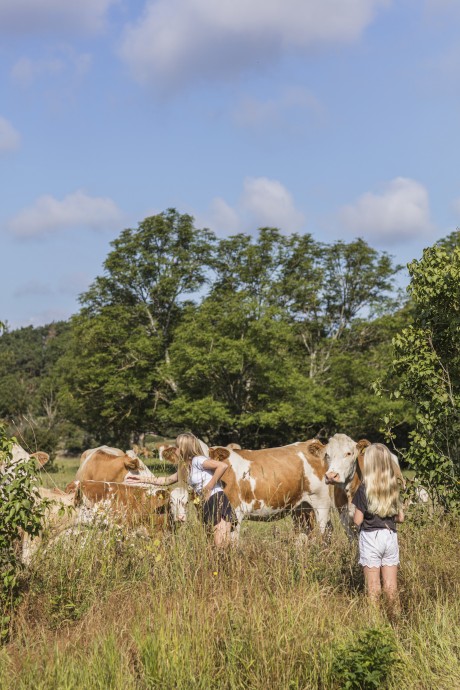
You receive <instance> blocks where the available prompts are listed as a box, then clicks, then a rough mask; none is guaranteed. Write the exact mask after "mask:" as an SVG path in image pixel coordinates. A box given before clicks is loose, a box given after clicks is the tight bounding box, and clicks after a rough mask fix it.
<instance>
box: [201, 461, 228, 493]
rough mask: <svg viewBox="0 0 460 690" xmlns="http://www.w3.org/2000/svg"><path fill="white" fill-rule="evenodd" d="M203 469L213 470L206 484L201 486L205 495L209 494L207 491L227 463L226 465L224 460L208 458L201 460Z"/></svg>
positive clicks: (221, 473)
mask: <svg viewBox="0 0 460 690" xmlns="http://www.w3.org/2000/svg"><path fill="white" fill-rule="evenodd" d="M203 469H205V470H214V474H213V475H212V477H211V479H210V480H209V482H208V483H207V484H206V486H205V487H203V494H204V495H206V494H209V492H210V491H211V490H212V489H213V488H214V487H215V485H216V484H217V482H218V481H219V479H220V478H221V477H222V475H223V474H224V473H225V472H226V471H227V469H228V465H226V464H225V462H221V461H220V460H211V458H209V459H208V460H205V461H204V462H203Z"/></svg>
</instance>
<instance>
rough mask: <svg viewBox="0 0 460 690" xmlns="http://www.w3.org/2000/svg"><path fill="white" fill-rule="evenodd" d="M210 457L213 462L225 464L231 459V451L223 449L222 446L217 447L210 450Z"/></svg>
mask: <svg viewBox="0 0 460 690" xmlns="http://www.w3.org/2000/svg"><path fill="white" fill-rule="evenodd" d="M209 457H210V458H211V460H218V461H219V462H224V461H225V460H227V459H228V458H229V457H230V450H229V449H228V448H223V447H222V446H215V447H214V448H210V449H209Z"/></svg>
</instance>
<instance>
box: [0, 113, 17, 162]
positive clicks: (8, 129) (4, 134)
mask: <svg viewBox="0 0 460 690" xmlns="http://www.w3.org/2000/svg"><path fill="white" fill-rule="evenodd" d="M20 143H21V135H20V134H19V132H18V131H17V130H16V129H15V128H14V127H13V125H12V124H11V122H9V121H8V120H7V119H6V118H4V117H1V116H0V154H2V153H9V152H10V151H15V150H16V149H17V148H19V145H20Z"/></svg>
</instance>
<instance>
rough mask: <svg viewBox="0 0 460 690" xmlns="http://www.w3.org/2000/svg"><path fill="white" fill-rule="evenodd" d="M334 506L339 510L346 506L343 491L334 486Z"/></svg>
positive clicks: (345, 497)
mask: <svg viewBox="0 0 460 690" xmlns="http://www.w3.org/2000/svg"><path fill="white" fill-rule="evenodd" d="M333 488H334V505H335V507H336V508H337V509H338V510H340V508H343V507H344V506H347V505H348V502H349V501H348V496H347V492H346V491H345V489H341V488H340V487H339V486H334V487H333Z"/></svg>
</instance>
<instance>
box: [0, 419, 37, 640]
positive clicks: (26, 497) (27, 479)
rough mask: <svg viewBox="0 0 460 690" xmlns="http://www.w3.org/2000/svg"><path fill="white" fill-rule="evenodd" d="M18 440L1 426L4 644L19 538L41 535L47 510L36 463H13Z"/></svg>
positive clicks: (0, 632)
mask: <svg viewBox="0 0 460 690" xmlns="http://www.w3.org/2000/svg"><path fill="white" fill-rule="evenodd" d="M14 440H15V439H9V438H8V437H7V435H6V433H5V430H4V427H2V426H0V572H1V577H0V641H1V640H2V639H3V638H5V637H6V636H7V635H8V630H9V624H10V614H9V611H10V609H11V606H12V604H14V603H15V602H16V601H17V598H18V592H17V585H18V573H19V567H20V563H19V556H18V548H17V546H18V545H17V542H18V538H19V536H20V533H21V531H24V532H26V533H27V534H30V535H31V536H35V535H37V534H38V533H39V532H40V529H41V521H42V517H43V513H44V510H45V507H46V504H45V503H43V502H37V498H38V479H37V475H36V470H37V468H36V464H35V460H34V459H33V458H31V459H30V460H27V461H25V462H22V461H21V462H19V463H17V462H16V463H14V462H13V460H12V453H11V451H12V447H13V443H14Z"/></svg>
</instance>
